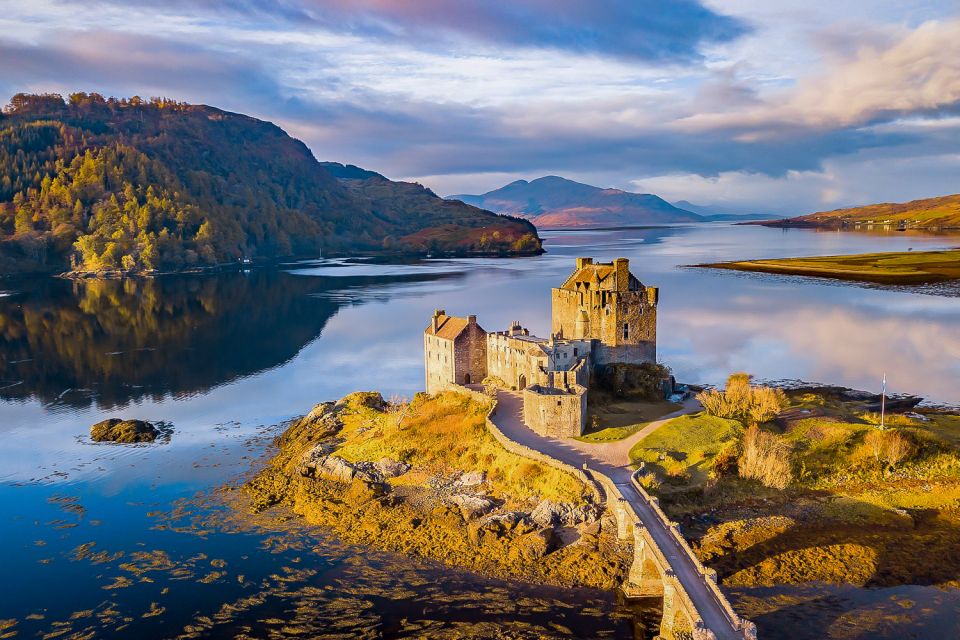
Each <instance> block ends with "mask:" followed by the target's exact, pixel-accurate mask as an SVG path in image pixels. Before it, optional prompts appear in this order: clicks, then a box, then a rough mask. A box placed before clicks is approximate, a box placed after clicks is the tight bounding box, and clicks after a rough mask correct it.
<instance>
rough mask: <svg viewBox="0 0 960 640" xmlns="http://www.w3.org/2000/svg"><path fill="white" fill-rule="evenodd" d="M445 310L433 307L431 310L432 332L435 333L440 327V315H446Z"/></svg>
mask: <svg viewBox="0 0 960 640" xmlns="http://www.w3.org/2000/svg"><path fill="white" fill-rule="evenodd" d="M446 313H447V312H446V311H444V310H443V309H434V310H433V321H432V323H431V326H432V327H433V332H434V333H436V332H437V331H438V330H439V329H440V316H443V315H446Z"/></svg>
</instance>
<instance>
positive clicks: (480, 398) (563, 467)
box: [451, 385, 604, 504]
mask: <svg viewBox="0 0 960 640" xmlns="http://www.w3.org/2000/svg"><path fill="white" fill-rule="evenodd" d="M451 390H453V391H457V392H459V393H462V394H464V395H468V396H470V397H471V398H473V399H474V400H476V401H477V402H489V403H491V406H490V411H488V412H487V420H486V422H487V431H489V432H490V435H492V436H493V438H494V439H495V440H496V441H497V442H499V443H500V444H501V445H502V446H503V448H504V449H506V450H507V451H509V452H510V453H515V454H517V455H518V456H523V457H524V458H529V459H531V460H536V461H537V462H542V463H543V464H545V465H548V466H550V467H553V468H554V469H559V470H560V471H565V472H567V473H569V474H571V475H573V476H574V477H575V478H577V479H578V480H580V481H581V482H583V483H584V484H585V485H587V487H588V488H589V489H590V492H591V493H592V494H593V498H594V500H595V501H596V502H597V504H600V503H601V502H603V497H604V491H603V489H602V488H601V487H600V485H599V484H598V483H597V481H596V480H594V478H593V476H592V475H591V474H589V473H587V472H585V471H584V470H583V469H577V468H576V467H573V466H571V465H569V464H567V463H565V462H561V461H559V460H557V459H556V458H552V457H550V456H548V455H546V454H543V453H540V452H539V451H537V450H535V449H531V448H530V447H527V446H524V445H522V444H520V443H519V442H514V441H513V440H511V439H510V438H508V437H507V436H506V434H504V433H503V432H502V431H500V428H499V427H498V426H497V425H495V424H494V423H493V420H492V419H491V416H493V414H494V413H495V412H496V410H497V399H496V398H491V397H490V396H488V395H487V394H485V393H481V392H480V391H476V390H474V389H470V388H468V387H464V386H461V385H453V386H451Z"/></svg>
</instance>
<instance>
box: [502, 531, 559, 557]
mask: <svg viewBox="0 0 960 640" xmlns="http://www.w3.org/2000/svg"><path fill="white" fill-rule="evenodd" d="M556 546H557V536H556V533H554V531H553V529H551V528H549V527H548V528H544V529H538V530H537V531H531V532H530V533H526V534H524V535H522V536H520V537H519V538H517V539H516V540H515V541H514V542H513V544H511V545H510V555H511V556H513V557H514V558H515V559H520V560H523V561H525V562H530V561H531V560H539V559H540V558H542V557H543V556H545V555H547V554H548V553H550V552H551V551H553V550H554V549H555V548H556Z"/></svg>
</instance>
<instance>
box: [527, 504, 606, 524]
mask: <svg viewBox="0 0 960 640" xmlns="http://www.w3.org/2000/svg"><path fill="white" fill-rule="evenodd" d="M598 517H599V513H598V510H597V509H596V508H595V507H592V506H590V505H580V506H574V505H572V504H568V503H561V502H553V501H552V500H543V501H542V502H541V503H540V504H538V505H537V506H536V507H535V508H534V510H533V511H531V512H530V519H531V520H533V521H534V522H535V523H536V524H538V525H540V526H541V527H554V526H568V527H572V526H576V525H578V524H583V523H585V522H595V521H596V520H597V518H598Z"/></svg>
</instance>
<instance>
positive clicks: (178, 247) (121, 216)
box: [0, 94, 540, 274]
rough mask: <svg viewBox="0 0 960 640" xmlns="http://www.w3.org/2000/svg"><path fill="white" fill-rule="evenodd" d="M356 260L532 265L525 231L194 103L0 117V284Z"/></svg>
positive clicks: (519, 224)
mask: <svg viewBox="0 0 960 640" xmlns="http://www.w3.org/2000/svg"><path fill="white" fill-rule="evenodd" d="M321 251H322V252H323V253H325V254H346V253H356V252H385V251H386V252H403V253H428V252H431V253H452V254H476V253H489V254H511V253H537V252H539V251H540V240H539V238H538V237H537V236H536V230H535V229H534V228H533V226H532V225H531V224H529V223H528V222H526V221H523V220H516V219H510V218H506V217H502V216H498V215H495V214H492V213H490V212H487V211H482V210H480V209H477V208H475V207H471V206H467V205H464V204H460V203H451V202H447V201H444V200H443V199H441V198H439V197H437V196H436V195H435V194H433V193H432V192H430V191H429V190H428V189H425V188H423V187H422V186H420V185H415V184H410V183H399V182H392V181H390V180H387V179H386V178H384V177H383V176H381V175H380V174H377V173H374V172H372V171H366V170H364V169H360V168H359V167H354V166H352V165H347V166H344V165H339V164H335V163H323V164H322V163H319V162H317V160H316V159H315V158H314V157H313V154H312V153H311V152H310V150H309V149H308V148H307V147H306V145H304V144H303V143H302V142H300V141H299V140H296V139H294V138H291V137H290V136H288V135H287V134H286V133H285V132H284V131H283V130H282V129H280V128H279V127H277V126H276V125H273V124H271V123H269V122H264V121H261V120H257V119H255V118H251V117H248V116H244V115H240V114H235V113H229V112H226V111H221V110H219V109H215V108H213V107H208V106H204V105H190V104H184V103H177V102H169V101H163V100H152V101H150V102H144V101H141V100H140V99H139V98H132V99H130V100H115V99H112V98H111V99H110V100H105V99H104V98H102V97H101V96H99V95H96V94H94V95H87V94H74V95H72V96H71V97H70V100H69V102H64V101H63V99H62V98H61V97H60V96H58V95H46V96H30V95H24V94H18V95H17V96H14V98H13V100H12V101H11V104H10V105H9V106H8V107H7V108H6V109H5V110H4V113H3V115H2V116H0V274H2V273H12V272H21V271H44V270H57V269H59V270H62V269H65V268H70V267H72V268H74V269H78V270H85V271H98V270H118V269H120V270H125V271H129V272H144V271H152V270H176V269H182V268H189V267H202V266H210V265H215V264H219V263H225V262H233V261H236V260H238V259H240V258H241V257H260V258H278V257H286V256H294V255H309V256H316V255H318V254H319V253H320V252H321Z"/></svg>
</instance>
